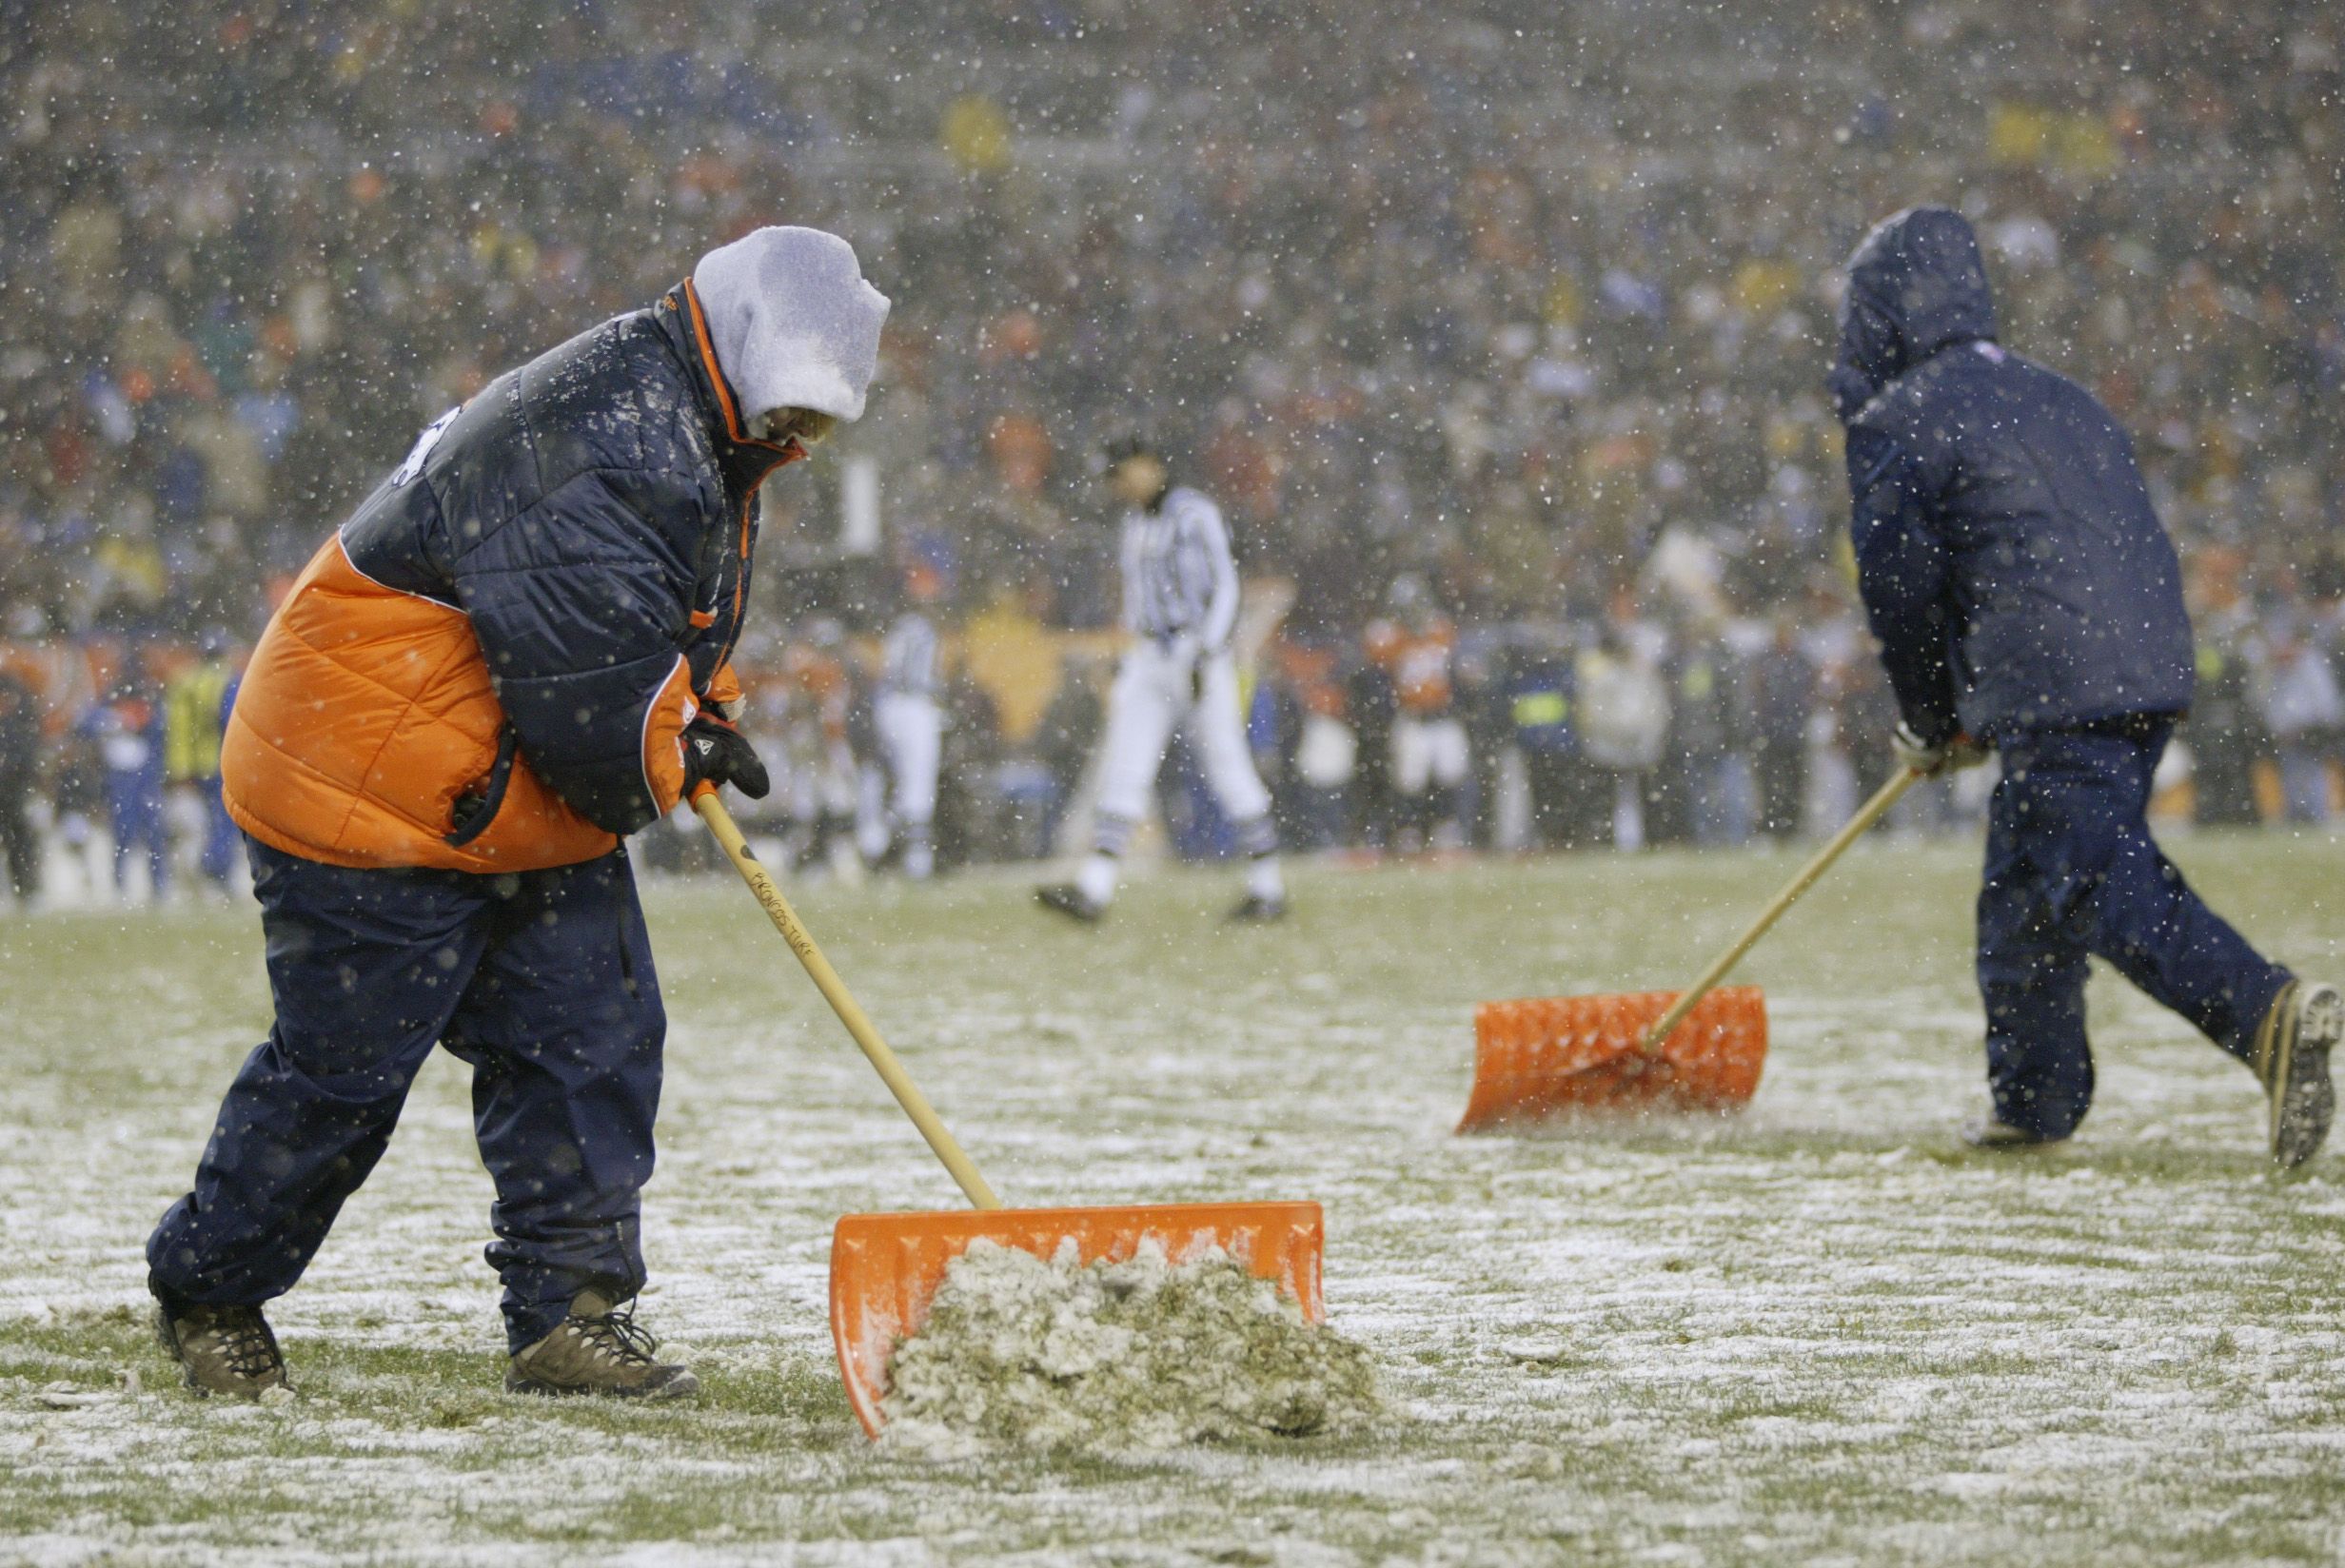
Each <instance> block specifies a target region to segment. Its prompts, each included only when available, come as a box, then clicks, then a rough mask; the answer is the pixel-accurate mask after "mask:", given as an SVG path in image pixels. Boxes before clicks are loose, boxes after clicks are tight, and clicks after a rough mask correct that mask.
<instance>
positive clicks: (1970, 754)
mask: <svg viewBox="0 0 2345 1568" xmlns="http://www.w3.org/2000/svg"><path fill="white" fill-rule="evenodd" d="M1889 750H1890V751H1892V752H1893V753H1895V754H1896V755H1897V762H1898V766H1899V767H1901V768H1911V769H1912V770H1913V771H1914V772H1916V773H1918V774H1921V776H1922V777H1924V778H1936V777H1937V776H1938V775H1939V774H1944V773H1960V772H1961V771H1962V770H1963V769H1964V768H1976V767H1977V766H1979V764H1980V763H1981V762H1984V761H1985V760H1986V759H1987V749H1986V748H1985V747H1984V746H1981V745H1980V744H1979V742H1977V741H1975V740H1973V739H1972V738H1971V737H1970V736H1968V735H1960V734H1958V735H1951V736H1949V737H1947V738H1946V739H1944V740H1941V741H1940V742H1938V743H1937V744H1936V745H1932V744H1930V743H1929V742H1928V741H1926V740H1924V739H1922V738H1921V736H1920V735H1916V734H1915V733H1914V728H1913V726H1912V725H1910V724H1900V725H1899V726H1898V727H1897V729H1896V730H1895V731H1893V732H1892V733H1891V734H1890V736H1889Z"/></svg>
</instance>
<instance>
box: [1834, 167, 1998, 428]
mask: <svg viewBox="0 0 2345 1568" xmlns="http://www.w3.org/2000/svg"><path fill="white" fill-rule="evenodd" d="M1994 336H1995V299H1994V296H1993V295H1992V294H1991V293H1989V292H1988V289H1987V269H1986V264H1985V263H1984V262H1983V261H1982V260H1981V259H1980V254H1979V240H1978V237H1977V236H1976V235H1974V234H1972V233H1971V228H1970V224H1969V223H1968V222H1967V221H1966V220H1965V219H1964V218H1963V216H1962V215H1961V213H1959V212H1957V211H1955V210H1954V209H1953V208H1951V207H1943V206H1915V207H1907V208H1906V209H1905V210H1904V211H1902V212H1901V213H1899V214H1898V215H1897V216H1896V217H1894V218H1890V219H1886V220H1884V221H1883V222H1882V223H1881V224H1880V225H1878V226H1876V227H1875V228H1874V230H1873V231H1872V232H1871V233H1870V234H1867V235H1866V236H1865V237H1864V240H1863V243H1862V244H1861V245H1858V246H1857V248H1856V250H1855V251H1854V252H1852V253H1851V254H1850V256H1849V258H1848V293H1847V296H1846V297H1845V298H1844V299H1843V301H1842V302H1841V348H1840V358H1839V360H1838V361H1837V362H1836V363H1834V364H1833V366H1832V374H1831V377H1830V382H1831V387H1832V396H1833V401H1834V402H1836V403H1838V404H1839V406H1840V411H1841V417H1842V418H1843V419H1853V418H1854V417H1855V416H1856V413H1857V410H1858V409H1860V408H1862V407H1863V406H1864V405H1865V404H1866V403H1868V402H1872V400H1873V399H1874V397H1876V396H1877V395H1878V394H1879V393H1880V391H1881V389H1882V387H1884V386H1886V385H1888V384H1889V383H1890V382H1893V381H1895V380H1897V378H1898V377H1900V376H1902V375H1903V374H1904V373H1905V372H1906V371H1908V370H1911V369H1912V368H1913V367H1914V366H1915V365H1918V364H1920V363H1921V362H1922V361H1924V360H1926V359H1928V358H1929V357H1930V356H1931V355H1933V354H1935V353H1937V352H1938V351H1939V350H1940V349H1941V348H1944V347H1946V346H1948V345H1949V344H1951V343H1967V342H1970V341H1972V340H1974V339H1979V338H1987V339H1992V338H1993V337H1994Z"/></svg>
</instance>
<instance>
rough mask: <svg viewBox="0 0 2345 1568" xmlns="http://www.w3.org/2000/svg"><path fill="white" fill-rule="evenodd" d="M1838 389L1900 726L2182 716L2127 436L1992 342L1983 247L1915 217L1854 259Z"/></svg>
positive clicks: (2163, 577) (1902, 216)
mask: <svg viewBox="0 0 2345 1568" xmlns="http://www.w3.org/2000/svg"><path fill="white" fill-rule="evenodd" d="M1848 272H1849V276H1848V293H1847V298H1846V300H1845V302H1844V304H1843V307H1842V319H1841V346H1840V357H1839V361H1838V363H1836V364H1834V366H1833V368H1832V375H1831V387H1832V392H1833V396H1834V399H1835V401H1836V402H1838V404H1839V406H1840V411H1841V416H1842V418H1843V420H1845V421H1847V423H1848V481H1849V488H1850V493H1851V496H1852V498H1853V500H1854V515H1853V518H1852V520H1851V528H1852V531H1853V535H1854V542H1855V546H1856V557H1857V570H1858V576H1859V582H1860V586H1861V588H1862V593H1863V596H1864V606H1865V610H1866V612H1867V614H1868V615H1869V616H1870V617H1871V620H1872V627H1873V635H1874V636H1875V637H1879V638H1880V639H1881V644H1882V658H1883V661H1884V662H1885V663H1886V664H1887V666H1888V671H1889V679H1890V683H1891V685H1892V686H1893V687H1894V688H1895V690H1896V692H1897V697H1898V705H1899V708H1900V709H1901V710H1902V714H1903V716H1904V718H1905V721H1906V722H1907V723H1908V724H1910V725H1911V726H1912V727H1913V728H1914V730H1915V732H1916V733H1917V734H1919V735H1921V737H1922V738H1923V739H1925V740H1929V741H1933V742H1935V741H1940V740H1943V739H1946V738H1947V737H1949V736H1951V735H1954V734H1955V733H1956V732H1957V731H1958V730H1961V731H1965V732H1967V733H1969V734H1970V735H1973V736H1976V737H1978V738H1980V739H1982V740H1996V739H2000V738H2001V737H2003V736H2005V735H2010V734H2013V733H2015V732H2019V731H2024V730H2037V729H2061V728H2070V727H2074V726H2077V725H2080V724H2090V723H2096V722H2099V721H2102V720H2107V719H2112V718H2118V717H2121V716H2124V715H2134V714H2178V713H2179V712H2181V711H2182V710H2183V709H2185V708H2187V707H2188V706H2189V705H2190V698H2191V684H2192V667H2193V665H2192V649H2191V632H2190V620H2189V617H2188V616H2187V615H2186V614H2185V612H2184V610H2183V607H2182V579H2181V570H2180V567H2179V564H2178V561H2177V559H2176V557H2175V551H2174V544H2173V542H2172V541H2171V540H2170V539H2167V537H2166V532H2165V529H2164V528H2163V527H2161V526H2160V525H2159V523H2158V514H2157V512H2156V510H2155V509H2154V508H2153V507H2152V506H2151V504H2150V496H2149V491H2148V489H2147V487H2146V486H2145V485H2144V484H2143V483H2142V480H2141V471H2140V469H2139V468H2138V466H2137V465H2136V463H2135V461H2134V454H2133V444H2132V442H2131V441H2130V440H2128V438H2127V437H2126V435H2125V432H2124V431H2123V430H2122V429H2120V428H2118V424H2117V421H2115V420H2113V419H2111V418H2110V417H2109V414H2108V411H2107V410H2106V409H2104V408H2102V407H2101V406H2100V404H2099V402H2097V401H2096V400H2095V399H2094V398H2093V396H2092V394H2091V393H2089V392H2086V391H2085V390H2084V389H2083V388H2082V387H2080V386H2078V385H2077V384H2076V383H2075V382H2070V381H2068V380H2067V379H2065V378H2064V377H2061V376H2059V375H2056V374H2054V373H2053V372H2052V371H2049V370H2047V369H2045V368H2044V367H2043V366H2041V365H2040V364H2037V363H2034V362H2032V361H2030V360H2026V359H2023V358H2021V357H2020V356H2019V355H2017V354H2014V353H2011V352H2010V351H2008V350H2007V349H2005V348H2003V347H2002V346H2000V344H1999V343H1997V342H1996V341H1995V304H1994V300H1993V298H1992V296H1991V295H1990V294H1989V292H1988V289H1987V278H1986V268H1985V266H1984V265H1982V263H1981V262H1980V254H1979V244H1978V241H1977V240H1976V239H1975V238H1974V237H1973V235H1972V233H1971V229H1970V225H1969V224H1968V223H1966V222H1964V221H1963V219H1962V217H1961V214H1960V213H1957V212H1954V211H1952V210H1950V209H1948V208H1945V207H1938V206H1921V207H1914V208H1911V209H1909V210H1907V211H1904V212H1901V213H1899V214H1898V215H1897V216H1896V217H1894V218H1891V219H1889V220H1887V221H1886V222H1884V223H1882V225H1880V226H1879V227H1877V228H1875V229H1874V230H1873V231H1872V233H1871V234H1869V235H1868V236H1866V238H1865V240H1864V243H1863V244H1862V245H1860V246H1858V248H1857V250H1856V253H1855V254H1854V255H1853V256H1852V257H1851V258H1850V260H1849V268H1848Z"/></svg>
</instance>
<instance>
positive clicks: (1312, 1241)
mask: <svg viewBox="0 0 2345 1568" xmlns="http://www.w3.org/2000/svg"><path fill="white" fill-rule="evenodd" d="M1325 1233H1326V1232H1325V1225H1324V1222H1323V1221H1322V1220H1321V1217H1320V1213H1319V1205H1317V1204H1314V1203H1272V1204H1143V1205H1133V1206H1128V1207H1121V1208H995V1209H980V1210H971V1209H944V1210H938V1211H936V1212H932V1213H913V1214H849V1215H847V1216H845V1217H844V1218H842V1219H841V1220H840V1221H839V1222H838V1228H837V1229H836V1230H834V1231H833V1232H832V1233H831V1338H832V1340H833V1341H834V1342H835V1343H837V1344H838V1371H839V1375H840V1376H841V1377H842V1378H843V1379H844V1380H845V1382H846V1384H847V1402H848V1403H849V1404H851V1405H853V1406H854V1407H855V1416H856V1419H857V1421H861V1422H862V1423H863V1430H864V1431H866V1432H868V1433H870V1434H871V1435H872V1436H873V1437H875V1438H876V1437H877V1436H878V1435H879V1428H880V1426H881V1424H882V1423H884V1422H885V1421H886V1420H887V1418H886V1416H885V1415H884V1414H883V1413H882V1411H881V1410H880V1406H879V1401H880V1398H881V1397H882V1396H883V1395H884V1394H885V1393H886V1392H887V1382H888V1358H889V1357H890V1356H891V1355H893V1354H894V1353H895V1350H896V1346H897V1343H899V1342H900V1341H902V1340H903V1339H905V1338H906V1337H907V1336H909V1335H912V1334H916V1333H917V1332H918V1331H919V1328H920V1324H921V1323H923V1322H925V1321H926V1320H927V1317H928V1307H929V1303H930V1302H931V1300H933V1299H934V1298H935V1296H936V1287H937V1286H938V1285H939V1284H943V1283H944V1271H945V1267H946V1265H947V1264H951V1263H952V1261H953V1260H954V1259H956V1258H957V1257H959V1256H960V1255H961V1254H962V1253H963V1252H965V1251H967V1250H968V1248H969V1244H970V1243H972V1242H975V1241H977V1240H979V1239H980V1238H982V1239H984V1240H988V1241H994V1242H998V1243H1000V1244H1001V1245H1003V1246H1014V1247H1016V1248H1018V1249H1019V1250H1020V1251H1024V1252H1032V1253H1034V1254H1035V1255H1036V1256H1037V1257H1042V1258H1050V1257H1054V1256H1055V1255H1056V1254H1057V1251H1058V1248H1059V1247H1060V1245H1062V1244H1064V1243H1065V1242H1067V1241H1069V1240H1072V1241H1073V1242H1074V1246H1075V1252H1076V1255H1077V1256H1078V1257H1079V1258H1080V1259H1081V1261H1082V1262H1084V1263H1086V1264H1090V1263H1097V1262H1099V1261H1101V1260H1103V1259H1104V1260H1106V1261H1108V1262H1110V1263H1118V1262H1121V1261H1122V1260H1124V1259H1126V1258H1129V1257H1131V1256H1132V1255H1133V1253H1134V1252H1137V1251H1138V1250H1139V1248H1140V1244H1141V1243H1142V1242H1144V1241H1151V1240H1153V1241H1154V1242H1155V1243H1156V1244H1157V1245H1159V1246H1162V1247H1163V1248H1164V1250H1165V1255H1166V1256H1167V1257H1168V1258H1170V1259H1171V1260H1172V1261H1173V1263H1175V1264H1179V1263H1183V1262H1186V1261H1187V1260H1189V1259H1191V1258H1194V1257H1196V1256H1197V1255H1198V1254H1199V1253H1202V1252H1205V1251H1207V1250H1208V1249H1210V1248H1212V1247H1220V1248H1221V1249H1222V1250H1223V1251H1225V1252H1227V1253H1229V1254H1230V1256H1231V1257H1232V1258H1233V1259H1235V1260H1237V1261H1238V1262H1239V1263H1242V1264H1245V1265H1246V1266H1247V1267H1248V1268H1250V1269H1251V1270H1252V1271H1253V1272H1254V1274H1255V1276H1256V1277H1258V1278H1260V1279H1265V1280H1270V1281H1271V1282H1273V1283H1275V1284H1278V1285H1279V1286H1280V1287H1281V1288H1282V1289H1283V1290H1284V1291H1286V1293H1287V1294H1289V1295H1291V1296H1292V1297H1293V1298H1294V1300H1295V1301H1296V1302H1297V1303H1299V1304H1300V1305H1301V1306H1302V1309H1303V1318H1304V1321H1306V1322H1308V1323H1321V1322H1324V1321H1325V1320H1326V1317H1327V1304H1326V1302H1325V1300H1324V1299H1323V1298H1322V1297H1321V1295H1320V1287H1319V1268H1320V1259H1321V1256H1322V1253H1323V1252H1324V1250H1325Z"/></svg>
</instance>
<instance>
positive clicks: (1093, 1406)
mask: <svg viewBox="0 0 2345 1568" xmlns="http://www.w3.org/2000/svg"><path fill="white" fill-rule="evenodd" d="M880 1408H881V1410H882V1411H883V1412H884V1413H885V1415H886V1417H887V1424H886V1425H885V1426H884V1427H882V1428H881V1431H880V1441H882V1442H884V1443H886V1444H888V1445H889V1446H891V1447H897V1448H905V1449H910V1450H913V1451H916V1452H920V1453H926V1454H930V1455H935V1456H940V1457H941V1456H950V1455H955V1454H964V1453H968V1452H971V1451H973V1450H974V1449H975V1447H976V1445H977V1444H978V1443H980V1442H983V1441H994V1442H1009V1443H1016V1444H1019V1445H1022V1446H1025V1447H1029V1448H1041V1449H1087V1450H1092V1451H1095V1452H1105V1453H1113V1452H1118V1451H1124V1452H1128V1451H1131V1450H1134V1449H1163V1448H1172V1447H1175V1446H1178V1445H1180V1444H1182V1443H1190V1442H1207V1441H1226V1440H1229V1439H1232V1438H1238V1437H1243V1436H1247V1435H1251V1434H1274V1435H1277V1436H1281V1437H1304V1436H1308V1435H1310V1434H1312V1433H1318V1432H1326V1431H1333V1430H1340V1429H1342V1428H1344V1427H1346V1426H1348V1425H1351V1424H1353V1423H1355V1422H1357V1421H1362V1420H1364V1419H1366V1418H1367V1417H1369V1416H1370V1415H1371V1414H1373V1413H1374V1412H1375V1410H1376V1409H1377V1398H1376V1389H1375V1378H1374V1374H1373V1372H1372V1371H1371V1369H1370V1365H1369V1360H1368V1353H1367V1351H1366V1350H1364V1349H1363V1348H1362V1347H1361V1346H1359V1345H1357V1344H1355V1343H1352V1342H1351V1341H1350V1340H1347V1339H1344V1338H1343V1337H1342V1336H1341V1335H1338V1334H1336V1333H1335V1332H1334V1331H1332V1330H1331V1329H1328V1328H1324V1327H1319V1326H1316V1325H1313V1324H1310V1323H1305V1322H1304V1321H1303V1313H1302V1308H1301V1307H1300V1306H1299V1305H1298V1304H1297V1303H1295V1302H1294V1300H1293V1299H1292V1298H1291V1297H1290V1296H1288V1295H1286V1294H1284V1293H1283V1292H1282V1291H1280V1290H1279V1288H1278V1287H1277V1286H1276V1285H1274V1284H1271V1283H1270V1282H1269V1281H1266V1280H1258V1279H1256V1278H1254V1276H1253V1275H1252V1274H1251V1273H1250V1272H1248V1271H1247V1269H1246V1268H1245V1266H1244V1265H1243V1264H1239V1263H1237V1262H1235V1261H1234V1260H1232V1258H1231V1257H1230V1255H1229V1254H1228V1253H1226V1252H1224V1251H1222V1250H1221V1249H1220V1248H1218V1247H1216V1248H1212V1249H1211V1250H1208V1251H1206V1252H1202V1253H1200V1254H1198V1255H1197V1256H1195V1257H1193V1258H1191V1259H1190V1260H1188V1261H1187V1262H1185V1263H1182V1264H1179V1265H1178V1266H1175V1265H1173V1264H1171V1263H1170V1262H1169V1261H1168V1260H1167V1259H1166V1256H1165V1252H1164V1248H1163V1247H1161V1246H1159V1245H1154V1244H1153V1243H1144V1244H1143V1245H1142V1248H1141V1250H1140V1251H1139V1253H1138V1254H1137V1255H1135V1256H1134V1257H1133V1258H1132V1259H1130V1260H1129V1261H1127V1262H1124V1263H1113V1264H1111V1263H1094V1264H1082V1263H1080V1262H1078V1261H1077V1255H1076V1252H1075V1247H1074V1242H1073V1241H1072V1240H1070V1241H1067V1242H1065V1243H1063V1244H1061V1245H1060V1246H1059V1249H1058V1253H1057V1255H1056V1256H1055V1257H1054V1258H1052V1259H1051V1260H1049V1261H1048V1262H1045V1261H1044V1260H1043V1259H1041V1258H1038V1257H1035V1255H1034V1254H1033V1253H1031V1252H1022V1251H1019V1250H1018V1249H1017V1248H1015V1247H1006V1246H1002V1245H998V1244H997V1243H994V1242H990V1241H978V1242H975V1243H972V1244H971V1245H970V1247H969V1250H968V1251H966V1252H964V1253H962V1254H961V1255H960V1256H959V1257H957V1258H956V1259H954V1260H953V1263H952V1264H951V1265H950V1266H949V1267H948V1268H947V1269H946V1270H945V1277H944V1284H942V1285H941V1286H939V1287H938V1289H937V1291H936V1300H935V1301H934V1303H932V1304H931V1306H930V1309H929V1316H928V1321H927V1323H924V1324H922V1325H921V1328H920V1331H919V1332H918V1333H917V1334H916V1335H914V1336H912V1337H911V1338H910V1339H908V1340H905V1341H904V1342H903V1343H900V1344H898V1345H897V1347H896V1352H895V1355H894V1357H893V1358H892V1359H891V1360H890V1362H889V1363H888V1392H887V1395H886V1397H885V1398H884V1399H883V1400H882V1401H881V1403H880Z"/></svg>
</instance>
